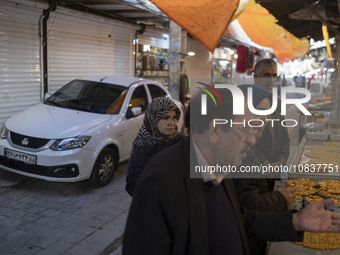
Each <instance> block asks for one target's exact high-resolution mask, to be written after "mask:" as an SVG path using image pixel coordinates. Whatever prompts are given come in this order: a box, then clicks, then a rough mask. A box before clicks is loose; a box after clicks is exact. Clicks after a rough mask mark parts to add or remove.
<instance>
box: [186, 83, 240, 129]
mask: <svg viewBox="0 0 340 255" xmlns="http://www.w3.org/2000/svg"><path fill="white" fill-rule="evenodd" d="M216 92H217V93H218V95H219V96H220V98H221V102H222V105H221V103H220V100H219V99H218V97H217V96H216V95H215V94H214V93H212V95H213V97H214V99H215V101H214V100H213V99H212V98H211V97H210V95H208V94H207V93H206V92H204V91H199V92H197V93H196V94H195V95H194V96H193V97H192V99H191V101H190V112H188V113H189V114H190V132H196V133H199V134H202V133H204V132H205V131H206V130H208V128H209V123H210V122H211V121H212V120H213V119H227V120H228V121H230V120H231V119H233V117H234V116H233V97H232V94H231V92H230V90H228V89H216ZM203 94H205V95H206V97H207V100H206V101H207V108H206V109H207V114H206V115H202V114H201V109H202V105H201V102H202V99H201V97H202V95H203ZM215 102H216V104H215ZM187 119H189V118H188V116H187ZM224 126H225V128H226V130H227V129H229V128H228V127H229V126H228V125H224Z"/></svg>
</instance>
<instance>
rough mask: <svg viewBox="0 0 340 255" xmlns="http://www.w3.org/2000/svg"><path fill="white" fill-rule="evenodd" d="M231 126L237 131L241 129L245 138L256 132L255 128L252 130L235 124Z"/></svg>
mask: <svg viewBox="0 0 340 255" xmlns="http://www.w3.org/2000/svg"><path fill="white" fill-rule="evenodd" d="M232 128H235V129H237V130H239V131H241V132H242V133H243V134H246V140H248V139H250V138H251V137H252V136H255V135H256V133H257V130H256V129H255V130H252V131H248V130H247V129H245V128H241V127H237V126H233V127H232Z"/></svg>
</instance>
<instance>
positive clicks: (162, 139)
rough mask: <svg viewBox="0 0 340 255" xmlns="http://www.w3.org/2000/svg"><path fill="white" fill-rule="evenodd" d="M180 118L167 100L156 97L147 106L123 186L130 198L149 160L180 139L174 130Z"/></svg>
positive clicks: (179, 112) (178, 113)
mask: <svg viewBox="0 0 340 255" xmlns="http://www.w3.org/2000/svg"><path fill="white" fill-rule="evenodd" d="M180 116H181V111H180V110H179V108H178V107H177V105H176V104H175V103H174V102H173V101H172V100H171V99H169V98H165V97H158V98H155V99H154V100H153V101H152V102H151V103H150V104H149V105H148V107H147V109H146V111H145V116H144V120H143V125H142V127H141V128H140V130H139V132H138V135H137V137H136V139H135V140H134V142H133V144H132V151H131V155H130V160H129V166H128V173H127V176H126V186H125V190H126V191H127V192H128V193H129V194H130V196H133V192H134V189H135V187H136V184H137V182H138V179H139V176H140V174H141V173H142V171H143V169H144V167H145V165H146V163H147V162H148V161H149V160H150V158H151V157H152V156H153V155H154V154H156V153H157V152H159V151H161V150H162V149H164V148H166V147H168V146H170V145H172V144H174V143H176V142H177V141H179V140H180V138H181V137H182V136H181V134H180V133H179V132H178V131H177V130H176V126H177V121H178V119H179V118H180Z"/></svg>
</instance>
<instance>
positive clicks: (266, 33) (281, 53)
mask: <svg viewBox="0 0 340 255" xmlns="http://www.w3.org/2000/svg"><path fill="white" fill-rule="evenodd" d="M237 20H238V22H239V23H240V25H241V26H242V28H243V30H244V31H245V32H246V34H247V35H248V36H249V38H250V39H251V40H252V41H253V42H255V43H257V44H259V45H261V46H265V47H270V48H272V49H273V51H274V54H275V56H276V57H277V58H278V60H279V62H281V63H282V62H285V61H289V60H290V59H295V58H298V57H302V56H303V55H305V54H306V53H307V52H308V50H309V42H308V40H307V39H306V38H304V39H301V40H300V39H298V38H296V37H295V36H293V35H292V34H291V33H289V32H288V31H287V30H285V29H284V28H282V27H281V26H279V25H277V24H276V19H275V17H274V16H273V15H271V14H270V13H269V12H268V11H267V10H266V9H265V8H263V7H262V6H261V5H259V4H255V2H254V0H251V1H249V3H248V5H247V6H246V8H245V9H244V11H243V12H242V13H241V14H240V15H239V16H238V18H237Z"/></svg>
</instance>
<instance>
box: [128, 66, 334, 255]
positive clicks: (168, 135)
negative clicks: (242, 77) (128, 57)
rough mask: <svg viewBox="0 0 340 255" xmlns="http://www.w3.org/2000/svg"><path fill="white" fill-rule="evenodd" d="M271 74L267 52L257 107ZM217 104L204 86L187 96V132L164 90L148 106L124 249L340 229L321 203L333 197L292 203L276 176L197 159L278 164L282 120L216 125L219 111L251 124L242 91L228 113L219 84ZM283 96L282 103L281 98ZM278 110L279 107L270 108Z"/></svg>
mask: <svg viewBox="0 0 340 255" xmlns="http://www.w3.org/2000/svg"><path fill="white" fill-rule="evenodd" d="M276 77H277V66H276V63H275V61H274V60H272V59H263V60H260V61H259V62H258V63H257V64H256V66H255V70H254V84H251V85H249V84H248V85H239V86H238V88H239V89H241V90H242V92H243V93H244V94H245V95H246V94H247V93H248V88H251V89H252V91H253V93H252V97H253V98H252V103H253V107H254V108H256V109H258V110H267V109H269V108H270V106H271V100H272V96H271V92H272V88H273V86H274V84H275V81H276ZM216 90H217V93H218V94H219V95H220V97H221V98H220V99H221V102H223V104H222V105H221V106H220V107H216V105H215V102H213V100H207V101H206V109H207V114H202V112H201V107H202V105H201V103H202V99H201V98H202V95H203V94H204V93H205V92H203V91H200V92H198V93H196V94H195V95H194V96H193V97H192V98H191V102H190V107H189V108H190V110H189V111H188V112H187V116H186V124H187V125H189V124H190V129H189V130H190V133H189V135H188V136H183V135H181V134H180V133H179V132H178V131H177V130H176V125H177V120H178V118H179V116H180V111H179V109H178V108H177V106H176V105H175V104H174V103H172V101H171V100H170V99H167V98H157V99H154V100H153V102H152V103H151V104H150V105H149V106H148V108H147V110H146V112H145V117H144V122H143V126H142V127H141V129H140V131H139V133H138V136H137V138H136V139H135V141H134V143H133V149H132V152H131V158H130V161H129V166H128V174H127V179H126V180H127V185H126V190H127V192H128V193H129V194H130V195H131V196H133V200H132V204H131V208H130V211H129V216H128V219H127V223H126V228H125V233H124V239H123V254H125V255H138V254H141V255H142V254H145V255H151V254H154V255H159V254H176V255H177V254H188V255H189V254H190V255H191V254H202V255H203V254H211V255H217V254H258V255H260V254H265V251H266V241H302V238H303V231H311V232H340V214H337V213H334V212H331V211H326V210H324V207H325V206H327V205H330V204H332V202H333V201H332V200H324V201H322V202H317V203H313V204H311V205H310V206H307V207H305V208H304V209H302V210H301V211H299V212H296V211H290V210H288V206H289V204H290V203H291V202H292V201H293V200H294V198H295V190H294V189H281V190H274V187H273V180H275V177H276V176H270V175H268V176H260V177H259V176H251V175H247V176H238V178H232V177H233V176H232V175H231V174H230V173H228V172H220V173H216V172H209V171H202V172H201V173H199V175H198V177H197V168H196V166H202V167H205V169H209V166H215V165H220V166H222V165H224V166H226V165H232V166H236V167H240V166H241V165H242V164H243V165H247V164H250V165H268V164H270V165H284V164H285V163H286V161H287V159H288V156H289V143H290V140H289V135H288V132H287V129H286V128H284V127H282V126H281V125H278V124H277V125H273V126H271V125H264V126H259V127H251V126H240V125H215V120H216V119H227V120H230V123H231V122H233V123H248V121H249V120H251V119H253V118H254V114H253V113H252V112H251V111H250V110H249V107H248V104H247V102H246V100H245V103H244V114H242V115H234V109H233V106H234V101H233V100H234V99H233V94H232V93H231V92H230V91H229V90H222V89H216ZM278 105H280V104H278ZM257 117H258V118H259V119H260V120H261V118H262V119H264V118H266V117H269V118H276V119H283V118H284V117H283V116H281V114H280V109H279V108H278V109H277V110H276V111H274V112H273V113H272V115H271V116H257Z"/></svg>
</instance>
